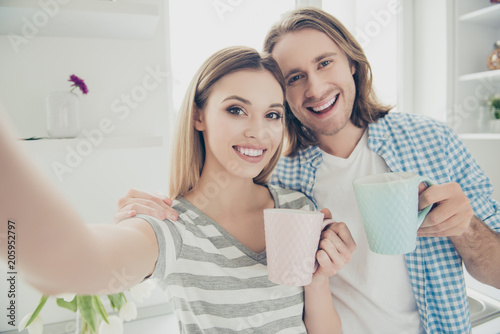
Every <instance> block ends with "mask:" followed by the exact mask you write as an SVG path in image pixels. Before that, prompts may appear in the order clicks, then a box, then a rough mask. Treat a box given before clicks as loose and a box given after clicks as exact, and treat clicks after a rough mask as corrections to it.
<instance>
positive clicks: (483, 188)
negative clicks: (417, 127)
mask: <svg viewBox="0 0 500 334" xmlns="http://www.w3.org/2000/svg"><path fill="white" fill-rule="evenodd" d="M445 138H446V144H447V147H448V150H447V152H448V161H449V173H450V175H452V181H455V182H457V183H458V184H460V186H461V188H462V190H463V192H464V193H465V194H466V195H467V197H468V198H469V200H470V202H471V206H472V209H473V210H474V213H475V214H476V216H478V217H479V218H480V219H481V220H482V221H484V222H485V223H486V224H487V225H488V226H490V227H491V228H492V229H494V230H495V231H496V232H500V203H499V202H498V201H496V200H494V199H493V198H492V197H491V196H492V193H493V185H492V184H491V182H490V180H489V179H488V177H487V176H486V174H485V173H484V171H483V170H482V168H481V167H480V166H479V164H478V163H477V162H476V161H475V160H474V158H473V157H472V155H471V154H470V152H469V151H468V150H467V148H466V147H465V145H464V144H463V143H462V141H460V140H459V139H458V136H457V135H456V134H455V133H454V132H453V131H451V130H448V131H447V133H446V137H445Z"/></svg>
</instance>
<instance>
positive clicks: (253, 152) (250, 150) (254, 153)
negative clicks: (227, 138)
mask: <svg viewBox="0 0 500 334" xmlns="http://www.w3.org/2000/svg"><path fill="white" fill-rule="evenodd" d="M236 150H238V152H240V153H241V154H244V155H247V156H249V157H258V156H261V155H262V154H263V153H264V150H255V149H253V148H242V147H237V148H236Z"/></svg>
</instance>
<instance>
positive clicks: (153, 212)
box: [123, 203, 167, 220]
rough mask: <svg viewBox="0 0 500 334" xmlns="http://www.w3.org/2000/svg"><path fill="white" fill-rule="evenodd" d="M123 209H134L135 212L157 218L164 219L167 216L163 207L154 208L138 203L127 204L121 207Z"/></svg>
mask: <svg viewBox="0 0 500 334" xmlns="http://www.w3.org/2000/svg"><path fill="white" fill-rule="evenodd" d="M123 211H135V212H136V214H141V215H147V216H151V217H154V218H157V219H159V220H164V219H165V218H167V214H166V211H165V210H164V209H161V208H154V207H151V206H148V205H142V204H139V203H132V204H129V205H127V206H125V207H124V208H123Z"/></svg>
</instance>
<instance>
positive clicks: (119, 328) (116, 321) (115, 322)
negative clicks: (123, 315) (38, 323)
mask: <svg viewBox="0 0 500 334" xmlns="http://www.w3.org/2000/svg"><path fill="white" fill-rule="evenodd" d="M108 322H109V324H107V323H106V322H105V321H102V322H101V324H100V325H99V334H123V321H122V319H120V318H118V317H117V316H116V315H110V316H109V317H108ZM30 334H31V333H30Z"/></svg>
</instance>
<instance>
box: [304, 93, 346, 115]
mask: <svg viewBox="0 0 500 334" xmlns="http://www.w3.org/2000/svg"><path fill="white" fill-rule="evenodd" d="M339 95H340V94H337V95H335V96H334V97H333V98H331V99H330V100H328V101H326V102H325V103H323V104H322V105H320V106H317V107H308V108H307V109H308V110H309V111H312V112H313V113H315V114H323V113H326V112H328V111H330V110H332V108H333V107H334V106H335V105H336V102H337V100H338V97H339Z"/></svg>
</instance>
